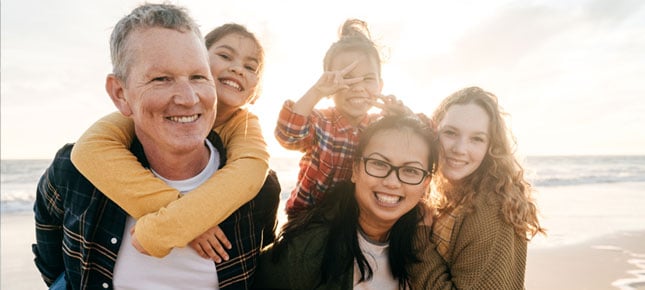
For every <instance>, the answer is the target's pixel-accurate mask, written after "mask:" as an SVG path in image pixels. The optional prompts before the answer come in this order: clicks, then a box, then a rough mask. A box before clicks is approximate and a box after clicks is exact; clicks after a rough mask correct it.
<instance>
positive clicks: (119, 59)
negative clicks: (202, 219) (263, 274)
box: [33, 4, 279, 289]
mask: <svg viewBox="0 0 645 290" xmlns="http://www.w3.org/2000/svg"><path fill="white" fill-rule="evenodd" d="M110 49H111V54H112V63H113V73H111V74H109V75H108V76H107V79H106V84H105V88H106V90H107V93H108V95H109V96H110V98H111V99H112V101H113V102H114V104H115V105H116V107H117V108H118V109H119V111H120V112H121V113H122V114H123V115H125V116H128V117H130V118H132V120H133V121H134V127H135V135H136V137H135V140H134V141H133V143H132V145H131V147H130V150H131V151H132V153H133V154H134V155H135V156H137V158H138V160H139V161H140V162H141V164H142V165H144V166H145V167H147V168H149V169H150V170H151V171H152V172H154V173H155V175H157V177H159V178H160V179H162V180H164V181H165V182H166V183H168V184H169V185H171V186H173V187H175V188H177V189H180V191H182V192H187V191H190V190H192V189H194V188H196V187H198V186H199V185H200V184H201V183H203V182H204V181H205V180H206V179H208V178H209V177H210V176H211V175H212V174H213V173H214V172H215V171H217V170H218V169H219V168H221V167H222V166H223V165H224V164H225V162H226V151H225V149H224V147H223V145H222V141H221V139H220V138H219V136H218V135H217V134H216V133H215V132H212V131H211V128H212V126H213V122H214V120H215V117H216V108H217V106H216V105H217V98H216V91H215V85H214V81H213V77H212V75H211V72H210V68H209V61H208V52H207V50H206V47H205V45H204V42H203V39H202V36H201V33H200V31H199V28H198V26H197V25H196V24H195V22H194V21H193V20H192V19H191V17H190V16H189V15H188V14H187V13H186V11H185V10H184V9H182V8H180V7H177V6H174V5H170V4H144V5H141V6H139V7H137V8H135V9H134V10H133V11H132V12H131V13H130V14H129V15H127V16H125V17H123V18H122V19H121V20H120V21H119V22H118V23H117V24H116V26H115V27H114V30H113V32H112V36H111V39H110ZM72 147H73V144H67V145H65V146H63V148H61V149H60V150H59V151H58V153H57V154H56V157H55V158H54V160H53V162H52V164H51V165H50V167H49V168H48V169H47V170H46V172H45V173H44V174H43V176H42V177H41V179H40V181H39V183H38V188H37V195H36V203H35V205H34V213H35V219H36V244H34V245H33V252H34V254H35V256H36V258H35V262H36V266H37V267H38V269H39V271H40V272H41V274H42V277H43V279H44V280H45V283H46V284H47V285H48V286H52V288H51V289H58V288H57V287H60V289H65V288H66V289H220V288H221V289H224V288H227V287H228V288H233V289H240V288H241V289H244V288H248V287H250V284H251V282H252V280H251V277H252V274H253V272H254V269H255V266H256V259H257V253H258V252H259V247H260V245H261V244H262V241H261V239H262V235H261V234H258V226H257V225H254V224H253V222H252V221H251V220H253V219H254V214H257V210H255V211H256V212H254V208H255V205H254V202H261V201H258V200H257V197H256V199H254V200H251V201H250V202H249V203H247V204H246V205H244V206H242V207H241V208H239V209H238V210H237V211H236V212H234V213H233V215H232V216H231V217H229V218H228V219H227V220H225V221H224V222H223V223H222V224H226V225H225V226H223V229H224V231H225V233H226V235H227V237H229V239H231V240H232V241H235V248H234V249H233V250H232V251H231V252H230V259H229V261H230V262H229V263H228V264H225V265H224V266H222V267H220V266H221V265H215V263H214V262H213V261H212V260H210V259H204V258H202V257H200V256H199V255H198V254H197V252H195V251H194V250H193V249H191V248H188V247H185V248H175V249H173V250H172V251H171V253H170V254H168V255H167V256H166V257H164V258H161V259H160V258H155V257H151V256H147V255H145V254H142V253H140V252H138V251H137V250H136V249H135V248H134V247H133V246H132V245H131V240H132V233H131V231H130V229H131V227H132V225H133V224H134V219H133V218H132V217H131V216H128V214H127V213H126V212H125V211H124V210H123V209H121V208H120V207H119V206H118V205H116V204H115V203H114V202H112V201H111V200H109V199H108V198H107V197H106V196H105V195H104V194H103V193H101V192H100V191H99V190H98V189H96V188H95V187H94V185H92V183H91V182H90V181H88V180H87V179H86V178H84V177H83V176H82V174H80V173H79V172H78V170H77V169H76V168H75V167H74V165H73V164H72V163H71V161H70V152H71V150H72ZM105 166H109V164H105ZM278 186H279V185H278ZM259 195H261V194H259ZM186 222H190V221H186ZM226 229H228V231H227V230H226Z"/></svg>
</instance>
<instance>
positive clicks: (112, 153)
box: [71, 112, 179, 218]
mask: <svg viewBox="0 0 645 290" xmlns="http://www.w3.org/2000/svg"><path fill="white" fill-rule="evenodd" d="M133 138H134V123H133V122H132V120H131V119H130V118H127V117H125V116H123V115H121V114H120V113H118V112H117V113H112V114H110V115H107V116H105V117H103V118H102V119H100V120H98V121H97V122H96V123H94V125H92V126H91V127H90V128H89V129H88V130H87V131H86V132H85V133H84V134H83V135H82V136H81V138H79V140H78V141H77V142H76V144H75V146H74V148H73V150H72V154H71V160H72V162H73V163H74V166H75V167H76V168H77V169H78V170H79V171H80V172H81V173H82V174H83V175H84V176H85V177H86V178H87V179H88V180H90V181H91V182H92V184H93V185H94V186H95V187H96V188H98V189H99V190H100V191H101V192H102V193H103V194H105V195H106V196H107V197H108V198H110V199H111V200H112V201H114V202H115V203H116V204H117V205H119V206H120V207H121V208H122V209H123V210H125V211H126V212H127V213H128V214H129V215H131V216H132V217H134V218H139V217H141V216H143V215H145V214H148V213H151V212H155V211H157V210H159V209H160V208H162V207H163V206H165V205H167V204H168V203H170V202H172V201H174V200H177V199H178V198H179V191H177V190H176V189H173V188H172V187H170V186H168V185H166V183H164V182H163V181H162V180H160V179H158V178H156V177H155V176H154V175H153V174H152V172H150V170H147V169H146V168H144V167H143V166H142V165H141V163H140V162H139V161H138V160H137V158H136V157H135V156H134V155H133V154H132V152H130V150H129V149H128V148H129V146H130V144H131V143H132V140H133Z"/></svg>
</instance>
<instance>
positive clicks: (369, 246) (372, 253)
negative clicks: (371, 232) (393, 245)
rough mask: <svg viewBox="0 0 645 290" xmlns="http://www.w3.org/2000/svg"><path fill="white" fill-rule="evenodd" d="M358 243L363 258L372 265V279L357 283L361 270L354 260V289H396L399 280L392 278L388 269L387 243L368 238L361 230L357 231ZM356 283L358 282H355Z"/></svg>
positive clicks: (388, 245) (388, 247)
mask: <svg viewBox="0 0 645 290" xmlns="http://www.w3.org/2000/svg"><path fill="white" fill-rule="evenodd" d="M358 245H359V247H361V250H362V251H363V255H365V259H366V260H367V262H368V263H369V265H370V267H372V271H373V272H374V276H372V279H370V280H366V281H363V282H361V283H358V280H359V279H360V277H361V272H360V271H359V270H358V264H356V261H354V289H360V290H387V289H392V290H397V289H399V281H398V280H396V279H394V277H393V276H392V271H391V270H390V263H389V261H388V257H387V255H388V251H389V249H390V244H389V243H387V242H386V243H379V242H375V241H370V240H368V239H367V238H366V237H365V236H364V234H363V232H362V231H361V230H359V231H358ZM357 283H358V284H357Z"/></svg>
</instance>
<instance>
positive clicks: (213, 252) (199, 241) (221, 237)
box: [189, 226, 232, 263]
mask: <svg viewBox="0 0 645 290" xmlns="http://www.w3.org/2000/svg"><path fill="white" fill-rule="evenodd" d="M189 245H190V247H191V248H193V249H194V250H195V251H196V252H197V254H199V255H200V256H202V257H203V258H205V259H211V260H213V261H215V263H221V262H222V260H224V261H228V259H229V256H228V253H226V250H230V249H231V248H232V246H231V242H229V240H228V238H226V235H225V234H224V232H223V231H222V229H220V227H219V226H214V227H212V228H210V229H208V230H207V231H206V232H205V233H203V234H201V235H200V236H199V237H197V238H195V239H194V240H193V241H191V242H190V243H189ZM224 248H226V249H224Z"/></svg>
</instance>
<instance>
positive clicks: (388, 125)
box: [274, 116, 437, 289]
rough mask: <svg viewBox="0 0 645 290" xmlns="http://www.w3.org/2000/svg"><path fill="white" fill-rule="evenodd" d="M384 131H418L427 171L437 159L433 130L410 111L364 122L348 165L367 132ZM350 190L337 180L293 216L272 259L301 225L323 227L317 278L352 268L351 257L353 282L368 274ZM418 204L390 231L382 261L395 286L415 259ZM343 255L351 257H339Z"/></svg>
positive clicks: (367, 138)
mask: <svg viewBox="0 0 645 290" xmlns="http://www.w3.org/2000/svg"><path fill="white" fill-rule="evenodd" d="M386 130H397V131H400V130H407V131H409V132H410V133H411V134H416V135H418V136H420V137H421V138H422V139H423V140H424V141H425V143H426V145H427V146H428V148H429V150H430V154H429V157H428V165H429V166H428V168H427V170H428V171H430V172H432V173H434V170H435V168H436V160H437V158H436V156H437V153H436V149H435V148H434V147H435V146H433V141H434V134H433V131H432V130H431V128H430V127H429V126H428V124H426V123H424V122H423V121H421V120H420V119H418V118H416V117H415V116H388V117H383V118H381V119H380V120H378V121H376V122H375V123H373V124H372V125H370V126H369V127H368V128H367V129H366V130H365V131H363V133H362V134H361V137H360V141H359V144H358V147H357V150H356V152H355V155H354V166H360V165H359V163H358V162H357V160H360V156H363V152H364V150H365V148H366V147H367V145H368V144H369V142H370V140H371V139H372V137H373V136H374V135H375V134H376V133H378V132H381V131H386ZM428 178H430V177H428ZM354 193H355V185H354V183H352V182H351V181H349V180H347V181H343V182H339V183H338V184H336V185H335V186H333V187H332V188H331V189H330V190H329V191H328V192H326V193H325V195H324V196H323V198H322V200H321V201H320V203H318V204H315V205H314V206H313V207H312V208H311V209H309V210H304V211H300V212H299V213H297V214H296V215H294V216H293V217H292V218H291V219H290V220H289V221H288V222H287V223H286V224H285V225H284V227H283V228H282V232H281V233H280V238H279V239H278V241H277V242H276V245H275V247H274V249H275V252H274V255H275V256H274V259H277V258H278V257H279V256H280V255H282V254H283V251H284V248H285V247H286V244H287V243H288V242H289V240H291V239H293V238H294V237H297V236H299V235H301V234H307V233H306V232H307V230H309V229H311V228H313V227H319V226H321V227H327V228H329V233H328V234H327V236H326V237H325V239H326V246H325V249H324V251H325V252H324V253H323V255H322V257H323V259H322V264H321V269H320V272H321V281H320V283H321V284H322V283H326V282H328V281H333V280H334V279H336V278H337V277H340V276H341V275H342V274H344V273H347V271H350V270H351V269H352V267H353V265H354V261H356V262H357V265H358V269H359V271H360V273H361V278H360V280H359V281H360V282H362V281H366V280H369V279H371V278H372V275H373V271H372V268H371V267H370V266H369V263H368V262H367V259H366V258H365V256H364V255H363V252H362V251H361V248H360V246H359V243H358V236H357V234H358V217H359V207H358V203H357V201H356V196H355V194H354ZM420 207H421V205H417V206H415V207H414V208H413V209H411V210H410V211H409V212H407V213H406V214H404V215H403V216H402V217H401V218H400V219H399V220H398V221H397V222H396V223H395V224H394V226H393V227H392V229H391V230H390V235H389V237H390V241H389V244H390V250H389V254H388V261H389V263H390V268H391V270H392V275H393V277H394V278H395V279H397V280H398V281H399V288H400V289H407V288H408V284H409V283H408V281H409V278H410V277H409V273H408V272H407V269H406V265H410V264H411V263H415V262H418V261H419V259H418V258H417V256H416V253H415V251H414V249H413V246H412V238H413V237H414V236H415V235H416V231H417V226H418V224H419V222H420V221H421V219H422V218H423V211H422V210H420ZM348 256H349V257H353V259H351V260H350V259H343V258H344V257H348Z"/></svg>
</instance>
